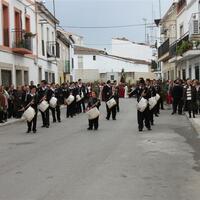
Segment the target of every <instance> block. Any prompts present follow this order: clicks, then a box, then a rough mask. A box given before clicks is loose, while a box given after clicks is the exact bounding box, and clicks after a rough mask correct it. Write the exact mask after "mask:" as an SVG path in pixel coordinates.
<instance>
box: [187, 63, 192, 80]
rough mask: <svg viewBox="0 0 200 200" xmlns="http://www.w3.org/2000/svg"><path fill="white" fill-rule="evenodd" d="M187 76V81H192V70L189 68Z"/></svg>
mask: <svg viewBox="0 0 200 200" xmlns="http://www.w3.org/2000/svg"><path fill="white" fill-rule="evenodd" d="M188 74H189V79H192V68H191V66H190V67H189V72H188Z"/></svg>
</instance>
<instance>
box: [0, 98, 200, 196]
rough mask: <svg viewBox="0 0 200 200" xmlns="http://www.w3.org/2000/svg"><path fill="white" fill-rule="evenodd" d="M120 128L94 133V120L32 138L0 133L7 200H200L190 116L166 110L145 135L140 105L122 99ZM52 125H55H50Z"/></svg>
mask: <svg viewBox="0 0 200 200" xmlns="http://www.w3.org/2000/svg"><path fill="white" fill-rule="evenodd" d="M120 109H121V111H120V113H119V114H118V115H117V120H116V121H112V120H110V121H107V120H106V119H105V113H106V111H105V105H104V103H102V106H101V111H102V115H101V117H100V128H99V130H98V131H87V125H88V123H87V116H86V115H85V114H81V115H79V116H76V117H75V118H69V119H66V118H65V110H62V114H63V116H62V119H63V120H62V122H61V123H59V124H58V123H56V124H51V126H50V128H49V129H46V128H45V129H44V128H43V129H42V128H40V127H41V120H40V117H39V122H38V132H37V134H36V135H35V134H26V133H25V132H26V124H25V122H19V123H17V124H12V125H9V126H4V127H0V200H199V197H200V190H199V185H200V162H199V159H200V138H199V137H198V135H197V134H196V132H195V131H194V129H193V128H192V127H191V125H190V123H189V121H188V120H187V118H186V116H184V115H183V116H178V115H175V116H171V111H169V110H164V111H162V112H161V115H160V117H159V118H156V119H155V120H156V121H155V126H153V127H152V129H153V130H152V131H147V130H146V129H144V130H145V131H143V132H142V133H139V132H138V127H137V118H136V117H137V116H136V100H135V99H122V100H121V102H120ZM51 120H52V119H51Z"/></svg>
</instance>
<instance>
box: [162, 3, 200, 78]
mask: <svg viewBox="0 0 200 200" xmlns="http://www.w3.org/2000/svg"><path fill="white" fill-rule="evenodd" d="M175 20H176V40H175V41H174V42H172V43H170V44H169V45H168V46H167V45H166V43H165V42H166V41H165V42H164V43H163V44H162V45H161V47H160V49H164V48H165V53H169V59H168V61H167V62H168V64H169V65H170V66H174V73H172V74H173V76H174V79H176V78H181V79H187V78H190V79H197V80H200V46H199V41H200V2H199V1H198V0H178V1H177V5H176V19H175ZM159 59H162V58H161V56H160V58H159ZM163 73H164V77H165V78H166V79H170V78H171V77H170V75H169V74H166V71H164V70H163ZM168 73H169V71H168Z"/></svg>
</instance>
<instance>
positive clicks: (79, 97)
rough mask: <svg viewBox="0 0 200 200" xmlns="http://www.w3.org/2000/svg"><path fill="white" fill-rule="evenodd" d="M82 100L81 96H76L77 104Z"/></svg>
mask: <svg viewBox="0 0 200 200" xmlns="http://www.w3.org/2000/svg"><path fill="white" fill-rule="evenodd" d="M80 100H81V96H80V95H79V94H77V95H76V102H79V101H80Z"/></svg>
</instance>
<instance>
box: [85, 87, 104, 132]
mask: <svg viewBox="0 0 200 200" xmlns="http://www.w3.org/2000/svg"><path fill="white" fill-rule="evenodd" d="M100 105H101V102H100V99H98V98H97V94H96V92H94V91H93V92H92V96H91V97H90V98H89V100H88V105H87V108H88V109H89V110H90V109H92V108H94V107H97V109H99V107H100ZM93 127H94V130H98V128H99V116H98V117H96V118H95V119H90V120H89V127H88V130H93Z"/></svg>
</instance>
